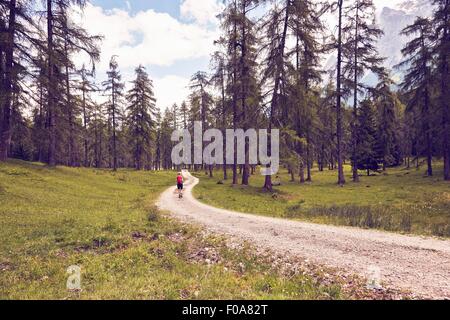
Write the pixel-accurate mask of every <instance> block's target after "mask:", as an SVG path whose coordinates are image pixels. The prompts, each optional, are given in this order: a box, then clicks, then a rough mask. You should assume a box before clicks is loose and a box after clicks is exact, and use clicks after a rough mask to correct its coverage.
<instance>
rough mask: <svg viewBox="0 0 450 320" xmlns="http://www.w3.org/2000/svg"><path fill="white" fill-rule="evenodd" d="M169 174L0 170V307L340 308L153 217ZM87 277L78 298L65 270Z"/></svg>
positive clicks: (304, 280)
mask: <svg viewBox="0 0 450 320" xmlns="http://www.w3.org/2000/svg"><path fill="white" fill-rule="evenodd" d="M173 179H174V174H173V173H167V172H158V173H152V172H135V171H129V170H123V171H119V172H117V173H113V172H110V171H108V170H93V169H69V168H64V167H58V168H55V169H49V168H47V167H45V166H43V165H41V164H36V163H25V162H20V161H9V162H7V163H2V164H0V299H329V298H331V299H340V298H346V297H347V296H346V295H345V294H344V293H342V292H341V287H340V285H339V284H336V283H335V284H333V283H326V284H321V283H320V281H318V280H317V279H316V278H315V277H312V276H306V275H302V273H298V274H294V275H292V274H290V275H284V274H283V272H282V271H281V270H279V269H277V268H276V267H274V266H273V264H272V263H271V261H270V259H266V258H261V256H259V255H258V254H256V253H255V252H254V251H253V250H252V249H251V248H250V247H248V248H247V247H245V248H241V249H229V248H228V247H227V246H226V245H225V241H224V240H223V239H220V238H214V237H211V236H208V237H204V236H200V234H201V232H200V230H197V229H195V228H193V227H187V226H184V225H181V224H179V223H177V222H175V221H172V220H170V219H168V218H167V217H166V216H165V215H163V214H161V213H160V212H158V211H157V209H156V208H155V207H154V205H153V203H154V201H155V200H156V198H157V196H158V195H159V194H160V192H162V191H163V190H164V189H166V188H167V187H168V186H169V185H171V184H172V182H173ZM72 265H77V266H80V267H81V270H82V274H81V276H82V277H81V287H82V290H81V291H68V290H67V288H66V281H67V277H68V274H67V273H66V271H67V268H68V267H69V266H72Z"/></svg>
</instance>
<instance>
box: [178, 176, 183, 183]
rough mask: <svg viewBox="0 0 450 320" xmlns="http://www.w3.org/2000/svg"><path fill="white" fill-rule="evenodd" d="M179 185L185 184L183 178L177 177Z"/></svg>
mask: <svg viewBox="0 0 450 320" xmlns="http://www.w3.org/2000/svg"><path fill="white" fill-rule="evenodd" d="M177 183H179V184H182V183H183V177H182V176H178V177H177Z"/></svg>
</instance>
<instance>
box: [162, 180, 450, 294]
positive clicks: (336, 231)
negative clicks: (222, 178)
mask: <svg viewBox="0 0 450 320" xmlns="http://www.w3.org/2000/svg"><path fill="white" fill-rule="evenodd" d="M184 175H185V177H186V179H187V183H186V189H185V192H184V198H183V199H181V200H180V199H178V196H177V194H176V193H175V190H174V188H170V189H168V190H167V191H165V192H164V193H163V194H162V196H161V198H160V200H159V202H158V206H159V207H160V209H162V210H165V211H169V212H170V213H171V214H172V215H173V216H175V217H177V218H179V219H181V220H183V221H185V222H189V223H195V224H200V225H202V226H204V227H206V228H207V229H208V230H211V231H213V232H217V233H221V234H225V235H230V236H233V237H237V238H239V239H242V240H247V241H250V242H251V243H253V244H254V245H256V246H258V247H261V248H266V249H270V250H273V251H275V252H278V253H282V254H288V255H292V256H296V257H301V258H303V259H308V260H309V261H311V262H314V263H317V264H320V265H325V266H329V267H333V268H339V269H343V270H346V271H348V272H350V273H354V274H357V275H360V276H363V277H365V276H367V275H368V274H370V273H369V272H371V271H369V270H373V269H374V268H375V269H378V270H379V271H380V275H381V281H382V282H383V283H385V284H386V285H388V286H391V287H394V288H398V289H405V290H408V291H411V292H413V293H415V294H417V295H419V296H422V297H425V298H435V299H450V241H449V240H439V239H435V238H425V237H418V236H405V235H400V234H394V233H387V232H382V231H374V230H363V229H358V228H350V227H335V226H328V225H319V224H311V223H304V222H298V221H291V220H286V219H278V218H270V217H263V216H258V215H251V214H243V213H238V212H233V211H228V210H223V209H218V208H215V207H212V206H208V205H206V204H203V203H200V202H199V201H197V200H196V199H195V198H194V197H193V195H192V189H193V188H194V187H195V186H196V185H197V184H198V183H199V180H198V179H197V178H195V177H193V176H191V175H190V173H188V172H185V173H184Z"/></svg>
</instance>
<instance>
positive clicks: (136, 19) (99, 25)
mask: <svg viewBox="0 0 450 320" xmlns="http://www.w3.org/2000/svg"><path fill="white" fill-rule="evenodd" d="M401 1H403V0H374V2H375V5H376V6H377V9H378V11H381V9H382V8H383V7H384V6H389V7H391V8H392V7H395V5H396V4H398V3H400V2H401ZM221 3H222V1H221V0H92V1H91V3H90V4H89V5H88V6H87V8H86V9H85V10H84V12H83V14H81V13H80V14H77V15H76V18H75V19H79V21H80V22H81V23H82V24H83V25H84V27H85V28H86V29H87V30H88V31H89V33H90V34H99V35H103V36H104V40H103V41H102V43H101V51H102V54H101V61H100V63H99V64H98V65H97V66H96V73H97V80H98V81H99V82H100V81H103V80H105V78H106V71H107V69H108V63H109V60H110V58H111V56H113V55H117V61H118V63H119V66H120V70H121V73H122V77H123V80H124V81H126V82H127V85H128V86H129V82H130V81H131V80H133V78H134V69H135V68H136V67H137V66H139V65H140V64H142V65H144V66H145V67H146V69H147V72H148V73H149V76H150V78H151V79H153V83H154V88H155V94H156V98H157V105H158V107H159V108H160V109H162V110H164V109H165V108H167V107H170V106H172V105H173V104H174V103H178V104H180V103H181V102H182V101H183V100H184V99H186V98H187V96H188V94H189V90H188V85H189V79H190V77H191V75H192V74H194V73H195V72H197V71H199V70H208V66H209V60H210V56H211V54H212V52H213V51H214V45H213V43H214V40H216V39H217V38H218V37H219V30H218V29H219V28H218V27H219V26H218V20H217V18H216V16H217V14H219V13H220V12H221V8H222V5H221ZM77 59H78V62H79V63H82V62H83V60H84V59H83V57H82V56H80V57H77Z"/></svg>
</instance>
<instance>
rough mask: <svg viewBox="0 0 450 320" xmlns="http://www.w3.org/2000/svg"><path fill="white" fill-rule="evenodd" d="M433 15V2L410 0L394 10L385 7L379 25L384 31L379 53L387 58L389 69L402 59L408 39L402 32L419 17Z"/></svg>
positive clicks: (429, 0) (428, 0) (394, 7)
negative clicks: (402, 51)
mask: <svg viewBox="0 0 450 320" xmlns="http://www.w3.org/2000/svg"><path fill="white" fill-rule="evenodd" d="M375 3H376V1H375ZM431 14H432V4H431V0H408V1H404V2H402V3H400V4H399V5H397V6H393V8H390V7H384V8H383V9H382V10H381V14H380V16H379V17H378V23H379V24H380V26H381V28H382V29H383V31H384V36H383V37H382V38H381V39H380V41H379V51H380V54H381V55H382V56H384V57H386V58H387V61H386V64H387V66H388V67H390V68H392V67H393V66H394V65H396V64H398V63H399V62H400V61H401V59H402V54H401V50H402V48H403V46H404V45H405V43H406V42H407V41H408V38H407V37H405V36H402V35H400V32H401V31H402V30H403V29H404V28H405V27H406V26H408V25H409V24H411V23H413V22H414V20H415V18H416V17H417V16H430V15H431Z"/></svg>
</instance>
